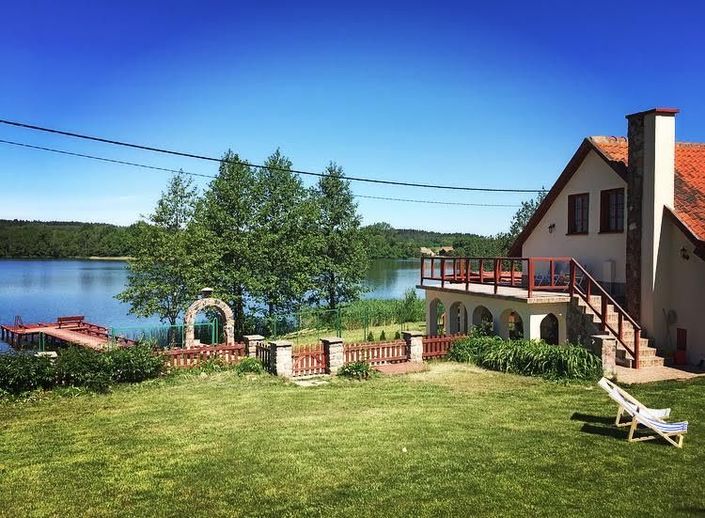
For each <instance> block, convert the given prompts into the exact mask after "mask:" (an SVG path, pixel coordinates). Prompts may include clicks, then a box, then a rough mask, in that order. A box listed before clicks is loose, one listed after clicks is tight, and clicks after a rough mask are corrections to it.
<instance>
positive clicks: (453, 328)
mask: <svg viewBox="0 0 705 518" xmlns="http://www.w3.org/2000/svg"><path fill="white" fill-rule="evenodd" d="M448 318H449V321H448V325H449V327H450V333H451V334H454V335H455V334H459V333H462V334H467V332H468V310H467V309H465V306H464V305H463V303H462V302H454V303H453V304H452V305H451V306H450V309H449V310H448Z"/></svg>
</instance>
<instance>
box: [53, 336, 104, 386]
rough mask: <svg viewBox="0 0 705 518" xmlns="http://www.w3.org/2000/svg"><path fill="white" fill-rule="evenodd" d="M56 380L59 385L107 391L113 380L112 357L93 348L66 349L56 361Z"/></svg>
mask: <svg viewBox="0 0 705 518" xmlns="http://www.w3.org/2000/svg"><path fill="white" fill-rule="evenodd" d="M56 381H57V384H59V385H66V386H69V385H71V386H74V387H86V388H88V389H90V390H94V391H96V392H107V391H108V390H110V384H111V382H112V367H111V362H110V358H109V356H108V354H106V353H102V352H98V351H93V350H92V349H82V348H79V347H69V348H68V349H64V350H63V351H61V352H60V353H59V359H58V360H57V362H56Z"/></svg>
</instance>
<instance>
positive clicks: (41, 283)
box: [0, 259, 419, 349]
mask: <svg viewBox="0 0 705 518" xmlns="http://www.w3.org/2000/svg"><path fill="white" fill-rule="evenodd" d="M125 266H126V263H125V262H123V261H89V260H13V259H6V260H0V323H3V324H11V323H12V322H13V321H14V319H15V315H20V316H21V317H22V319H23V320H24V322H42V321H44V322H46V321H53V320H54V319H56V317H57V316H59V315H85V316H86V319H87V320H88V321H90V322H95V323H98V324H102V325H105V326H108V327H122V326H135V325H149V324H157V323H158V321H157V319H141V318H137V317H134V316H132V315H129V314H128V310H129V306H128V305H127V304H123V303H121V302H119V301H117V300H116V299H115V295H116V294H117V293H119V292H120V291H122V289H123V287H124V285H125V281H126V279H127V270H126V268H125ZM418 268H419V262H418V260H416V259H408V260H406V259H403V260H388V259H381V260H377V261H374V262H373V263H372V265H371V267H370V269H369V271H368V274H367V280H366V285H367V287H368V289H369V291H368V292H367V293H365V298H385V299H390V298H398V297H401V296H402V295H403V294H404V291H405V290H407V289H408V288H410V287H413V286H415V285H416V284H418V282H419V270H418ZM0 349H2V345H0Z"/></svg>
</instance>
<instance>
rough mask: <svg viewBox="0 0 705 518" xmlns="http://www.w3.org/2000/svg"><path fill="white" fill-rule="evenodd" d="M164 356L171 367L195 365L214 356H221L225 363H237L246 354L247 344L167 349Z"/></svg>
mask: <svg viewBox="0 0 705 518" xmlns="http://www.w3.org/2000/svg"><path fill="white" fill-rule="evenodd" d="M164 356H165V357H166V363H167V365H170V366H171V367H195V366H197V365H198V364H199V363H201V362H204V361H206V360H210V359H212V358H220V359H221V360H222V361H223V362H224V363H237V362H238V361H239V360H240V359H241V358H242V357H244V356H245V344H240V343H238V344H235V345H214V346H208V347H192V348H190V349H167V350H165V351H164Z"/></svg>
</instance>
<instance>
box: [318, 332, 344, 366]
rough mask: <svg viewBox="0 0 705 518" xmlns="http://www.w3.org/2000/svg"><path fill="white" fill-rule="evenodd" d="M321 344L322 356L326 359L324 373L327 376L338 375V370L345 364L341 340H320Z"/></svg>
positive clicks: (334, 338) (331, 338) (329, 338)
mask: <svg viewBox="0 0 705 518" xmlns="http://www.w3.org/2000/svg"><path fill="white" fill-rule="evenodd" d="M321 342H322V343H323V354H324V355H325V357H326V372H327V373H328V374H333V375H335V374H338V371H339V370H340V368H341V367H342V366H343V365H344V364H345V351H344V347H343V339H342V338H339V337H337V336H332V337H326V338H321Z"/></svg>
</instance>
